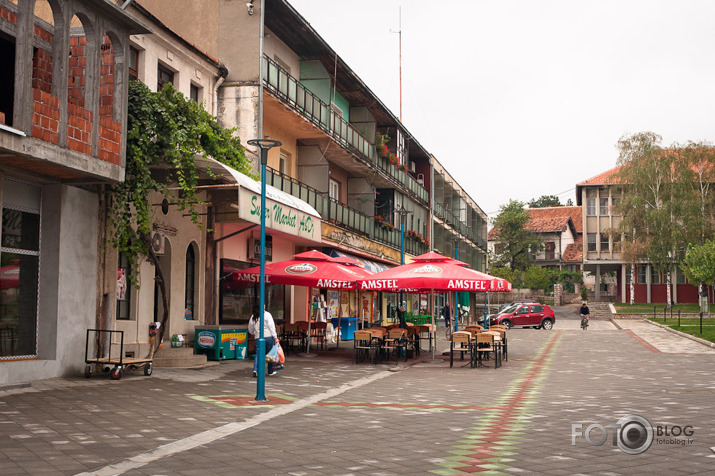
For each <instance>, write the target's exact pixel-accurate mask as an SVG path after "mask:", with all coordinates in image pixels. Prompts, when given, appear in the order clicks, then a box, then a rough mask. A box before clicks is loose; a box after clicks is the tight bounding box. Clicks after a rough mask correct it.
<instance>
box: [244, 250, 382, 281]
mask: <svg viewBox="0 0 715 476" xmlns="http://www.w3.org/2000/svg"><path fill="white" fill-rule="evenodd" d="M260 274H261V267H260V266H254V267H253V268H248V269H243V270H240V271H236V272H234V275H233V277H234V279H235V280H236V281H243V282H249V283H257V282H258V280H259V277H260ZM372 274H373V273H372V272H371V271H368V270H366V269H364V268H361V267H359V266H353V265H351V264H343V263H342V262H336V261H335V260H333V258H331V257H330V256H328V255H326V254H325V253H321V252H320V251H306V252H305V253H299V254H297V255H294V256H293V259H290V260H286V261H277V262H275V263H269V264H266V284H292V285H294V286H308V287H312V288H321V289H355V287H356V286H355V282H356V281H357V280H358V279H362V278H366V277H368V276H371V275H372Z"/></svg>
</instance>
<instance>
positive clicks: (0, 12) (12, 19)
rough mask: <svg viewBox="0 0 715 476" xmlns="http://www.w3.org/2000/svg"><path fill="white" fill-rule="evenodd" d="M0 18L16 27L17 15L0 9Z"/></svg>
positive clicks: (5, 9)
mask: <svg viewBox="0 0 715 476" xmlns="http://www.w3.org/2000/svg"><path fill="white" fill-rule="evenodd" d="M0 18H2V19H3V20H7V21H9V22H10V23H12V24H13V25H17V15H15V14H14V13H13V12H11V11H10V10H8V9H7V8H3V7H0Z"/></svg>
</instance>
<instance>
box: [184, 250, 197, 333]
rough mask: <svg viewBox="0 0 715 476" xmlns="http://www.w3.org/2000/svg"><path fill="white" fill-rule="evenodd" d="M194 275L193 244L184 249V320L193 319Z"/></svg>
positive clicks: (194, 254)
mask: <svg viewBox="0 0 715 476" xmlns="http://www.w3.org/2000/svg"><path fill="white" fill-rule="evenodd" d="M195 277H196V253H195V252H194V246H193V244H190V245H189V247H188V248H187V249H186V283H185V287H184V289H185V294H184V314H185V317H186V320H192V319H194V283H195Z"/></svg>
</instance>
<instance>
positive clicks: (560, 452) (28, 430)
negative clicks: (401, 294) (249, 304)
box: [0, 315, 715, 475]
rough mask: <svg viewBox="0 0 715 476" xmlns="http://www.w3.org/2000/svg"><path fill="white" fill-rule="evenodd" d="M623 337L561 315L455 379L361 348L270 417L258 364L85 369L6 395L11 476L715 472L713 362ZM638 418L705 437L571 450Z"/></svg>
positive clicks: (698, 351)
mask: <svg viewBox="0 0 715 476" xmlns="http://www.w3.org/2000/svg"><path fill="white" fill-rule="evenodd" d="M631 324H632V325H631ZM639 324H640V325H639ZM644 326H648V327H644ZM623 327H627V330H629V331H631V333H630V334H629V333H628V332H626V329H624V330H619V329H618V328H617V327H615V326H613V325H612V324H611V323H610V322H607V321H599V322H598V325H593V323H592V327H590V328H589V330H587V331H581V330H580V329H579V328H578V322H577V319H576V318H574V317H573V316H570V315H565V316H559V315H557V323H556V326H555V328H554V330H552V331H543V330H538V331H537V330H533V329H514V330H511V331H509V361H508V362H504V365H503V366H502V367H501V368H499V369H494V368H493V367H482V368H477V369H471V368H467V367H458V366H455V367H454V368H451V369H450V368H449V361H448V360H444V359H443V360H442V362H441V363H437V364H434V363H425V362H423V360H429V359H430V358H429V357H427V356H426V354H424V353H423V354H422V356H421V357H419V358H414V359H411V360H410V361H409V362H408V363H407V364H405V363H404V362H402V361H400V362H399V363H397V364H396V363H394V362H393V363H390V364H388V365H377V366H374V365H369V364H359V365H354V364H352V362H350V360H349V352H348V350H347V349H345V350H343V351H339V352H332V353H327V352H326V353H324V354H322V355H321V356H320V357H317V358H314V359H300V358H298V357H291V358H289V361H288V365H287V367H286V370H284V371H283V372H280V373H279V374H278V375H277V376H275V377H269V378H267V380H266V393H267V394H268V395H269V398H270V399H271V400H272V401H270V402H269V403H270V404H271V405H270V406H261V405H255V404H252V403H250V400H251V399H252V398H251V397H252V395H254V394H255V385H256V383H255V382H256V381H255V379H253V378H252V377H251V363H250V362H248V361H245V362H244V361H225V362H222V363H221V365H218V366H215V367H210V368H206V369H201V370H168V369H167V370H162V369H155V371H154V375H152V376H151V377H144V376H143V375H141V373H127V374H125V376H124V377H123V378H122V379H121V380H119V381H111V380H109V379H108V377H107V376H106V375H99V376H96V377H93V378H91V379H84V378H82V377H79V371H80V370H81V367H82V366H81V365H79V364H80V363H78V377H76V378H67V379H56V380H49V381H43V382H36V383H34V384H33V385H32V386H31V387H27V388H15V389H8V390H4V391H2V390H0V474H2V475H9V474H78V473H83V472H87V474H120V473H124V474H151V475H158V474H186V475H190V474H202V475H205V474H242V475H244V474H245V475H253V474H255V475H263V474H295V475H328V474H330V475H334V474H376V475H384V474H468V473H485V474H490V473H491V474H522V473H537V474H538V473H548V474H632V473H646V472H654V473H658V474H662V473H666V472H667V473H669V474H686V473H687V474H694V473H712V472H714V471H715V452H713V450H711V449H710V447H715V430H714V429H713V423H714V422H715V409H714V408H713V405H712V402H713V396H714V395H713V392H714V391H715V377H713V374H712V368H713V364H715V355H713V352H711V351H712V349H709V348H707V347H705V346H702V345H700V344H697V343H695V342H692V341H690V340H688V339H684V338H682V337H678V336H675V335H673V334H671V333H669V332H667V331H665V330H662V329H659V328H657V327H655V326H650V325H649V324H645V323H639V322H637V321H632V322H631V321H629V324H628V326H623ZM440 331H443V329H440ZM442 334H443V332H442ZM634 336H637V337H639V339H636V338H635V337H634ZM646 344H647V345H646ZM691 344H692V345H691ZM349 345H350V344H349V343H348V344H347V345H346V347H348V346H349ZM648 346H652V347H654V348H656V349H657V350H658V352H653V351H652V350H651V349H650V348H649V347H648ZM341 347H342V346H341ZM446 347H447V345H446V344H445V343H444V342H440V343H439V347H438V349H440V350H441V349H444V348H446ZM396 365H397V367H395V366H396ZM386 370H398V371H393V372H386ZM628 414H638V415H642V416H643V417H645V418H647V419H648V420H649V421H650V422H651V423H652V424H653V425H654V426H658V425H660V426H661V427H664V426H666V425H667V426H668V427H669V428H673V427H674V426H680V427H684V426H687V425H691V426H692V427H693V435H692V436H691V437H690V439H692V443H689V442H688V441H687V440H684V439H683V438H682V437H680V438H670V440H671V441H670V443H678V444H666V443H668V440H669V439H667V438H662V437H660V438H656V441H654V443H653V444H652V446H651V447H650V448H649V449H648V450H647V451H646V452H644V453H643V454H640V455H628V454H626V453H624V452H622V451H621V450H620V449H618V448H617V447H615V446H613V444H612V441H611V437H612V434H611V431H612V430H608V431H609V433H608V439H607V441H606V442H605V443H604V444H603V445H601V446H591V445H590V444H589V443H588V442H587V441H586V440H585V439H584V438H583V437H577V438H576V439H575V441H574V442H575V445H572V435H571V433H572V424H581V425H582V428H584V429H585V428H586V427H587V426H589V425H591V424H599V425H603V426H606V425H611V424H614V423H616V422H617V421H618V420H619V419H620V418H621V417H623V416H624V415H628ZM592 436H598V432H597V431H596V432H595V433H594V434H592ZM659 440H660V441H661V442H660V443H659V442H658V441H659ZM682 441H685V443H686V444H683V443H682ZM687 443H689V444H687Z"/></svg>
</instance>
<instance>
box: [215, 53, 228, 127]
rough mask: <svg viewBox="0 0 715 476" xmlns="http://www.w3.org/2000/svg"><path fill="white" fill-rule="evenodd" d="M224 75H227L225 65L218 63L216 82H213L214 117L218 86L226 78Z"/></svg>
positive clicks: (216, 113)
mask: <svg viewBox="0 0 715 476" xmlns="http://www.w3.org/2000/svg"><path fill="white" fill-rule="evenodd" d="M226 76H228V68H226V66H224V64H223V63H221V64H219V65H218V78H216V84H214V107H213V115H214V116H215V117H218V88H220V87H221V85H222V84H223V82H224V81H225V80H226Z"/></svg>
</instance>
